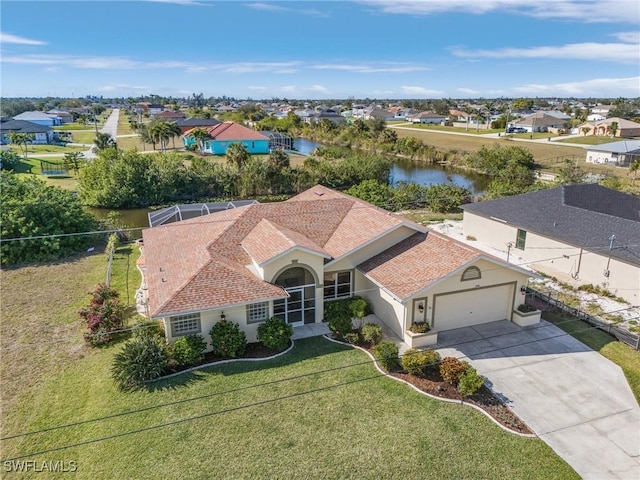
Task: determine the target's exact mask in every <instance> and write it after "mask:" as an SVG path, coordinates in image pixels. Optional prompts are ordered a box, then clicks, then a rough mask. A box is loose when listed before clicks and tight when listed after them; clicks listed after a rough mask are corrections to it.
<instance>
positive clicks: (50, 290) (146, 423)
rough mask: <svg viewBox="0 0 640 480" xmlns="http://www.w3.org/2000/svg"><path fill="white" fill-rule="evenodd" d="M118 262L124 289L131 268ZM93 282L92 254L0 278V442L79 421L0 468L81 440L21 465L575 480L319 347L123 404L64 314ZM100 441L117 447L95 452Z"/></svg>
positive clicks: (509, 438)
mask: <svg viewBox="0 0 640 480" xmlns="http://www.w3.org/2000/svg"><path fill="white" fill-rule="evenodd" d="M120 253H121V254H120V258H121V263H120V264H118V265H117V266H115V267H114V281H115V278H116V277H120V280H118V282H120V283H118V284H119V285H120V286H122V280H121V279H122V277H123V276H124V272H125V271H126V262H130V261H133V259H134V258H133V257H135V255H131V257H129V256H128V255H126V254H125V253H123V252H122V251H121V252H120ZM129 265H131V264H130V263H129ZM104 272H105V256H104V254H95V255H89V256H80V257H77V258H75V259H72V260H69V261H66V262H61V263H59V264H51V265H38V266H31V267H23V268H19V269H12V270H6V271H3V272H2V276H3V279H2V284H1V285H2V287H1V288H2V297H3V322H2V324H1V325H0V329H1V332H2V353H3V364H2V381H3V389H2V407H3V408H2V422H3V427H2V435H3V436H10V435H12V434H16V433H24V432H30V431H34V430H38V429H44V428H51V427H56V426H60V425H64V424H68V423H74V422H78V421H89V423H85V424H81V425H76V426H71V427H66V428H55V429H53V430H50V431H47V432H42V433H38V434H34V435H29V436H22V437H17V438H13V439H8V440H3V441H2V443H1V446H2V456H3V458H4V459H6V458H11V457H14V456H20V455H26V454H29V453H33V452H39V451H43V450H47V449H54V448H58V447H64V446H68V445H71V444H74V443H79V442H83V441H86V442H89V443H87V444H86V445H83V446H81V447H80V446H79V447H72V448H65V449H64V450H60V451H56V452H50V453H44V454H39V455H35V456H31V457H29V460H35V461H37V462H42V461H44V460H51V459H55V460H65V461H75V462H76V463H77V465H78V471H77V472H76V473H75V474H74V475H75V477H76V478H88V479H102V478H124V477H127V478H140V479H144V478H194V479H198V478H202V479H209V478H233V479H241V478H247V479H261V478H265V479H266V478H269V479H270V478H291V477H292V472H298V473H297V474H295V475H294V476H298V477H299V478H322V479H324V478H357V479H362V478H372V479H373V478H375V479H379V478H385V479H386V478H389V479H394V478H398V479H413V478H415V479H429V478H434V479H441V478H509V479H517V478H522V479H536V478H540V479H549V478H563V479H565V478H566V479H569V478H578V477H577V475H576V474H575V472H573V470H572V469H571V468H570V467H569V466H568V465H567V464H566V463H565V462H564V461H563V460H561V459H560V458H559V457H558V456H556V455H555V454H554V453H553V451H552V450H551V449H550V448H549V447H548V446H547V445H546V444H545V443H544V442H542V441H541V440H537V439H529V438H522V437H518V436H515V435H512V434H509V433H507V432H505V431H503V430H502V429H500V428H498V427H497V426H496V425H495V424H493V423H492V422H491V421H490V420H488V419H487V418H486V417H484V416H483V415H481V414H480V413H478V412H476V411H475V410H472V409H470V408H467V407H463V406H460V405H456V404H448V403H443V402H439V401H436V400H432V399H429V398H426V397H424V396H422V395H419V394H418V393H416V392H415V391H413V390H412V389H410V388H408V387H407V386H405V385H402V384H400V383H397V382H394V381H392V380H390V379H387V378H384V377H381V376H380V375H379V374H378V373H377V371H376V370H375V369H374V368H373V366H372V365H371V363H370V362H369V361H368V358H367V357H366V356H365V355H364V354H363V353H362V352H360V351H358V350H354V349H351V348H348V347H345V346H342V345H337V344H334V343H331V342H329V341H327V340H324V339H322V338H312V339H306V340H301V341H298V342H296V346H295V348H294V350H293V351H291V352H290V353H288V354H286V355H284V356H282V357H279V358H277V359H273V360H269V361H265V362H260V363H253V362H251V363H235V364H226V365H221V366H217V367H210V368H207V369H204V370H201V371H198V372H193V373H189V374H185V375H182V376H179V377H175V378H173V379H168V380H165V381H162V382H159V383H157V384H154V385H152V386H151V387H150V388H148V389H146V390H143V391H137V392H134V393H122V392H120V391H118V390H117V389H116V387H115V385H114V384H113V382H112V380H111V378H110V372H109V370H110V366H111V362H112V360H113V355H114V354H115V353H116V352H117V351H118V350H119V349H120V347H121V345H120V344H116V345H113V346H110V347H105V348H96V349H89V348H87V347H85V346H84V345H83V343H82V339H81V332H82V326H81V324H80V321H79V318H78V316H77V313H76V311H77V310H78V309H79V308H80V307H81V306H82V305H84V303H85V302H86V301H87V299H88V296H87V295H86V294H85V292H87V291H88V290H90V289H91V288H92V287H93V286H94V285H95V283H96V282H98V281H101V280H102V279H103V277H104ZM138 280H139V279H138ZM137 283H138V282H136V281H133V279H131V282H130V289H133V288H134V286H137V285H136V284H137ZM132 292H133V290H131V293H132ZM43 333H44V334H43ZM176 402H181V403H176ZM141 409H146V410H144V411H141ZM127 412H129V413H127ZM122 413H125V414H124V415H120V416H117V417H111V418H108V419H103V420H98V421H91V420H95V419H98V418H99V417H105V416H109V415H114V414H122ZM193 417H199V418H197V419H193ZM190 419H191V420H190ZM170 422H176V423H174V424H173V425H170V426H162V427H160V428H157V429H151V430H148V431H140V432H137V433H132V432H134V431H135V430H140V429H144V428H149V427H154V426H161V425H163V424H166V423H170ZM110 435H123V436H120V437H119V438H112V439H108V440H102V441H96V442H94V441H93V440H96V439H100V438H104V437H107V436H110ZM64 475H66V476H68V475H69V474H60V475H59V476H64ZM20 477H21V478H32V477H33V478H37V477H38V475H35V474H33V473H32V474H31V476H29V475H28V474H27V475H25V474H22V475H20Z"/></svg>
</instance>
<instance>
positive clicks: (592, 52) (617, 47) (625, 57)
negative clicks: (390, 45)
mask: <svg viewBox="0 0 640 480" xmlns="http://www.w3.org/2000/svg"><path fill="white" fill-rule="evenodd" d="M639 51H640V45H638V44H631V43H595V42H587V43H571V44H567V45H559V46H544V47H531V48H509V47H508V48H499V49H496V50H465V49H461V48H452V49H451V52H452V53H453V54H454V55H456V56H458V57H472V58H478V57H483V58H518V59H521V58H555V59H569V60H590V61H594V60H595V61H597V60H600V61H609V62H634V63H635V62H637V61H638V52H639Z"/></svg>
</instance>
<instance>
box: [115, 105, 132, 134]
mask: <svg viewBox="0 0 640 480" xmlns="http://www.w3.org/2000/svg"><path fill="white" fill-rule="evenodd" d="M129 133H134V132H133V130H131V125H129V116H128V115H126V114H124V113H122V110H120V115H118V135H127V134H129Z"/></svg>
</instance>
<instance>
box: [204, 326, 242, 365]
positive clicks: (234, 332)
mask: <svg viewBox="0 0 640 480" xmlns="http://www.w3.org/2000/svg"><path fill="white" fill-rule="evenodd" d="M209 335H211V345H212V346H213V353H215V354H216V355H218V356H220V357H231V358H236V357H237V356H239V355H242V354H243V353H244V351H245V349H246V348H247V336H246V335H245V334H244V332H243V331H242V330H240V326H239V325H238V324H237V323H233V322H229V321H228V320H220V321H219V322H218V323H216V324H215V325H214V326H213V328H212V329H211V331H210V332H209Z"/></svg>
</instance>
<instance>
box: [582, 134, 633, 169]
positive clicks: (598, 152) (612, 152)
mask: <svg viewBox="0 0 640 480" xmlns="http://www.w3.org/2000/svg"><path fill="white" fill-rule="evenodd" d="M584 148H585V149H586V150H587V155H586V158H585V160H586V162H588V163H604V164H610V165H618V166H621V167H624V166H626V167H628V166H629V164H630V163H632V162H633V161H635V160H640V140H621V141H619V142H610V143H603V144H601V145H587V146H585V147H584Z"/></svg>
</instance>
